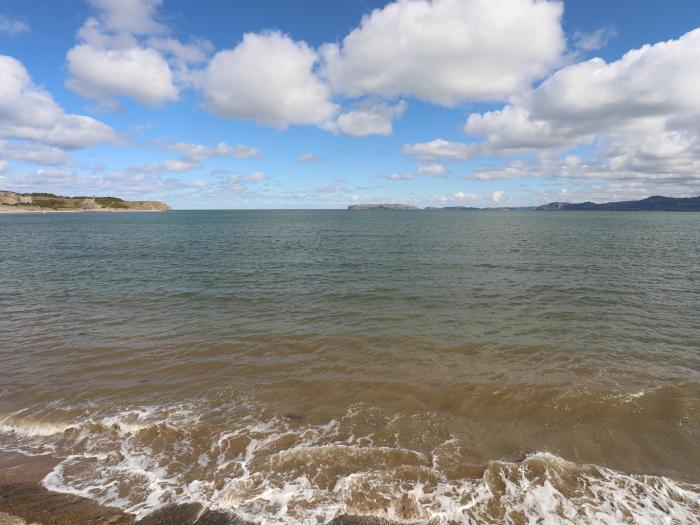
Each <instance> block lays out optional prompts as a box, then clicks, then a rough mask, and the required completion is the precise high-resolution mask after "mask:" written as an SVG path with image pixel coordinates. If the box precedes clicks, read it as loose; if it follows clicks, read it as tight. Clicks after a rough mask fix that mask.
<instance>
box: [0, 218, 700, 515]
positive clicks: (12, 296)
mask: <svg viewBox="0 0 700 525" xmlns="http://www.w3.org/2000/svg"><path fill="white" fill-rule="evenodd" d="M0 451H8V452H14V453H18V452H19V453H22V454H25V455H30V456H31V455H35V456H40V455H49V456H50V457H51V458H53V459H54V460H55V467H54V468H53V470H51V472H50V473H49V474H48V475H46V477H44V478H43V480H42V483H43V485H44V486H46V487H47V488H49V489H51V490H54V491H60V492H67V493H73V494H78V495H81V496H85V497H88V498H92V499H94V500H96V501H98V502H100V503H102V504H106V505H112V506H116V507H119V508H121V509H124V510H125V511H127V512H130V513H133V514H135V515H136V516H137V517H142V516H145V515H147V514H148V513H149V512H151V511H152V510H154V509H157V508H159V507H161V506H163V505H166V504H169V503H188V502H199V503H201V504H203V505H204V506H205V507H208V508H210V509H215V510H224V511H230V512H231V513H233V514H235V515H236V516H238V517H239V518H241V519H243V520H249V521H251V522H253V523H264V524H298V523H301V524H325V523H328V522H329V521H331V520H332V519H333V518H334V517H336V516H340V515H351V516H371V517H378V518H384V519H387V520H390V521H392V522H398V523H428V524H453V523H454V524H462V523H464V524H477V523H499V524H500V523H509V524H510V523H512V524H521V523H523V524H525V523H528V524H529V523H532V524H564V523H567V524H568V523H577V524H578V523H581V524H592V523H603V524H616V523H645V524H647V523H648V524H689V523H698V522H700V213H697V214H694V213H660V212H646V213H645V212H642V213H637V212H537V211H510V212H509V211H458V212H454V211H385V210H367V211H351V210H312V211H309V210H275V211H265V210H251V211H173V212H168V213H46V214H29V213H25V214H16V215H0Z"/></svg>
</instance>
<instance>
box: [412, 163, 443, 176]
mask: <svg viewBox="0 0 700 525" xmlns="http://www.w3.org/2000/svg"><path fill="white" fill-rule="evenodd" d="M418 175H432V176H433V177H441V176H444V175H447V168H446V167H445V166H443V165H442V164H424V165H423V166H419V167H418Z"/></svg>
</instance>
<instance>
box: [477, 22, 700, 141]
mask: <svg viewBox="0 0 700 525" xmlns="http://www.w3.org/2000/svg"><path fill="white" fill-rule="evenodd" d="M698 85H700V29H696V30H694V31H691V32H690V33H687V34H686V35H684V36H683V37H681V38H680V39H678V40H670V41H668V42H661V43H658V44H656V45H653V46H644V47H642V48H640V49H636V50H632V51H629V52H628V53H627V54H625V55H624V56H623V57H622V58H621V59H620V60H618V61H616V62H611V63H606V62H605V61H603V60H602V59H600V58H594V59H591V60H588V61H585V62H581V63H578V64H574V65H572V66H568V67H565V68H563V69H561V70H559V71H557V72H556V73H555V74H554V75H553V76H552V77H551V78H549V79H547V80H546V81H545V82H543V83H542V84H541V85H540V86H539V87H538V88H537V89H534V90H531V91H529V92H527V93H526V94H525V95H523V96H521V97H518V98H516V99H514V101H513V103H512V104H511V105H508V106H506V107H505V108H504V109H502V110H499V111H493V112H488V113H485V114H472V115H470V116H469V118H468V119H467V123H466V124H465V128H464V131H465V133H466V134H468V135H482V136H485V137H486V139H487V142H488V144H489V145H490V146H491V147H493V148H501V149H511V150H512V149H518V148H533V147H552V146H559V145H575V144H578V143H581V142H586V141H588V142H589V141H591V140H592V139H593V138H594V137H595V136H596V135H598V134H601V133H608V132H633V131H634V130H635V129H637V130H638V129H640V127H641V128H643V130H644V132H646V130H647V129H648V127H650V126H651V127H654V126H655V125H656V124H657V123H658V121H659V120H663V121H667V119H669V118H670V117H674V116H680V115H687V114H689V113H697V112H700V96H698V90H697V86H698Z"/></svg>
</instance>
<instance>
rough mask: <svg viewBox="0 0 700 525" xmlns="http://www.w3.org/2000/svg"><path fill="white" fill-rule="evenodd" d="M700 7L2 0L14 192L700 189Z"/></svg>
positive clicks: (531, 201)
mask: <svg viewBox="0 0 700 525" xmlns="http://www.w3.org/2000/svg"><path fill="white" fill-rule="evenodd" d="M699 27H700V2H698V1H697V0H666V1H664V2H659V1H657V0H615V1H613V2H611V1H609V0H567V1H564V2H560V1H554V0H431V1H430V0H397V1H393V2H387V1H380V0H335V1H332V2H329V1H327V0H298V1H294V2H291V1H289V0H257V1H255V2H230V1H227V0H202V1H200V2H191V1H187V0H31V1H29V0H0V189H4V190H11V191H19V192H34V191H42V192H52V193H57V194H62V195H112V196H117V197H122V198H125V199H158V200H162V201H165V202H167V203H168V204H170V205H171V206H172V207H173V208H179V209H219V208H224V209H243V208H343V207H346V206H347V205H349V204H354V203H379V202H399V203H406V204H413V205H417V206H476V207H492V206H531V205H539V204H542V203H545V202H551V201H568V202H580V201H585V200H593V201H597V202H606V201H612V200H625V199H637V198H644V197H647V196H650V195H668V196H695V195H700V28H699Z"/></svg>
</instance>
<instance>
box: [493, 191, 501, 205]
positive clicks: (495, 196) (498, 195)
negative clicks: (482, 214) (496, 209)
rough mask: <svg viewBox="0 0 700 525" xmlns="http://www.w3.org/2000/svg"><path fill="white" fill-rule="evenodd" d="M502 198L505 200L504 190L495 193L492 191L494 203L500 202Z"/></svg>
mask: <svg viewBox="0 0 700 525" xmlns="http://www.w3.org/2000/svg"><path fill="white" fill-rule="evenodd" d="M502 200H503V192H502V191H500V190H499V191H494V192H493V193H491V201H492V202H493V203H494V204H498V203H499V202H501V201H502Z"/></svg>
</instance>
